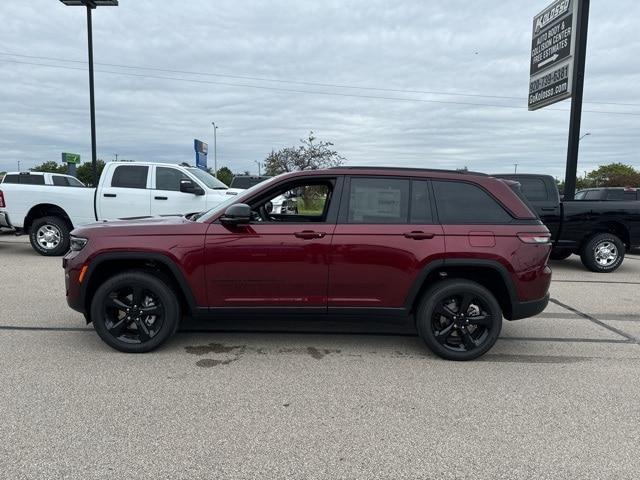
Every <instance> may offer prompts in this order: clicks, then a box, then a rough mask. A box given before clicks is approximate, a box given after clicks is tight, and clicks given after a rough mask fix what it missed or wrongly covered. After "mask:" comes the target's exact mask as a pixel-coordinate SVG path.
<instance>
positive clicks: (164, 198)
mask: <svg viewBox="0 0 640 480" xmlns="http://www.w3.org/2000/svg"><path fill="white" fill-rule="evenodd" d="M153 198H155V199H156V200H169V199H168V198H167V197H153Z"/></svg>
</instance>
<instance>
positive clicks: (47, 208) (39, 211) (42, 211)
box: [22, 203, 73, 232]
mask: <svg viewBox="0 0 640 480" xmlns="http://www.w3.org/2000/svg"><path fill="white" fill-rule="evenodd" d="M43 217H58V218H61V219H62V220H64V221H65V222H66V223H67V225H68V227H69V230H73V222H72V221H71V218H70V217H69V215H68V214H67V212H66V211H65V210H64V208H62V207H59V206H58V205H54V204H52V203H39V204H38V205H34V206H33V207H31V209H30V210H29V212H28V213H27V215H26V216H25V217H24V223H23V225H22V229H23V230H24V231H25V232H29V231H30V230H31V225H32V224H33V222H34V221H35V220H36V219H38V218H43Z"/></svg>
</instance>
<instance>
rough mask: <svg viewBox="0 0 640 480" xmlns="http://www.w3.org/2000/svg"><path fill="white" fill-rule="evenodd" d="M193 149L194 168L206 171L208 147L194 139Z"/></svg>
mask: <svg viewBox="0 0 640 480" xmlns="http://www.w3.org/2000/svg"><path fill="white" fill-rule="evenodd" d="M193 149H194V150H195V151H196V167H198V168H199V169H201V170H206V169H207V153H208V151H209V145H207V144H206V143H204V142H202V141H200V140H198V139H195V138H194V139H193Z"/></svg>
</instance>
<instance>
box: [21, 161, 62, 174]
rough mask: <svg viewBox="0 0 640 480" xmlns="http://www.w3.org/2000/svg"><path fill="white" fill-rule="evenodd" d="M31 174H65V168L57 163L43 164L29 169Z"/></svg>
mask: <svg viewBox="0 0 640 480" xmlns="http://www.w3.org/2000/svg"><path fill="white" fill-rule="evenodd" d="M30 170H31V171H32V172H46V173H67V166H66V165H65V164H64V163H63V164H60V163H58V162H54V161H51V162H44V163H42V164H40V165H36V166H35V167H33V168H31V169H30Z"/></svg>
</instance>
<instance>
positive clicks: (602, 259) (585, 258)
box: [580, 233, 625, 273]
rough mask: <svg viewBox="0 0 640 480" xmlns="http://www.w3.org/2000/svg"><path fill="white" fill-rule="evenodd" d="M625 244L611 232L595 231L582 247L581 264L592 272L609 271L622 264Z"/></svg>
mask: <svg viewBox="0 0 640 480" xmlns="http://www.w3.org/2000/svg"><path fill="white" fill-rule="evenodd" d="M624 254H625V246H624V243H622V240H620V239H619V238H618V237H616V236H615V235H614V234H612V233H597V234H595V235H594V236H592V237H591V238H590V239H589V240H587V242H586V243H585V244H584V246H583V247H582V251H581V252H580V259H581V260H582V264H583V265H584V266H585V267H587V268H588V269H589V270H591V271H592V272H598V273H611V272H613V271H615V270H617V269H618V267H619V266H620V265H622V261H623V260H624Z"/></svg>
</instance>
